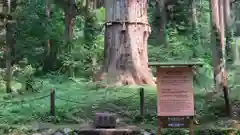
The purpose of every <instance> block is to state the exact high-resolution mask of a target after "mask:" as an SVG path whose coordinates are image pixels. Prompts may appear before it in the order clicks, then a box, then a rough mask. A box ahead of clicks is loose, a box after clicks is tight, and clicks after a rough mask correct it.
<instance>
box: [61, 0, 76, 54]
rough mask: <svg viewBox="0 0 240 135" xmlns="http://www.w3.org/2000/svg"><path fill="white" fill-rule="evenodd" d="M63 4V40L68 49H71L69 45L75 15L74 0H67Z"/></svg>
mask: <svg viewBox="0 0 240 135" xmlns="http://www.w3.org/2000/svg"><path fill="white" fill-rule="evenodd" d="M65 4H66V5H65V6H64V17H65V18H64V24H65V34H64V35H65V41H66V43H67V45H68V49H69V50H70V49H71V46H70V45H69V43H70V41H71V39H72V38H73V27H74V21H75V17H76V10H77V9H76V4H75V0H67V2H66V3H65Z"/></svg>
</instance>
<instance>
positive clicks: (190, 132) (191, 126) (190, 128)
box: [189, 117, 194, 135]
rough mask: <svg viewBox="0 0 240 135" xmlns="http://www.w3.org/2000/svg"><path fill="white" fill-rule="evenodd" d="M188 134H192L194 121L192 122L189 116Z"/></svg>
mask: <svg viewBox="0 0 240 135" xmlns="http://www.w3.org/2000/svg"><path fill="white" fill-rule="evenodd" d="M189 135H194V122H193V117H191V118H190V123H189Z"/></svg>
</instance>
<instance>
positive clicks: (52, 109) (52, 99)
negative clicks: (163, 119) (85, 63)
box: [0, 88, 151, 116]
mask: <svg viewBox="0 0 240 135" xmlns="http://www.w3.org/2000/svg"><path fill="white" fill-rule="evenodd" d="M139 93H140V94H139ZM139 93H133V94H131V95H130V96H126V97H121V98H120V99H111V100H101V101H103V102H101V101H100V102H98V103H101V104H107V103H109V102H110V101H111V102H121V101H123V100H127V99H133V98H136V97H139V98H140V114H141V116H143V112H144V89H143V88H140V92H139ZM138 95H139V96H138ZM148 96H151V95H148ZM48 97H49V99H50V115H51V116H54V115H55V100H56V99H57V100H62V101H66V102H71V103H74V104H86V102H80V101H75V100H72V99H69V97H68V98H66V97H65V98H64V97H63V96H61V97H60V96H56V95H55V90H53V89H51V92H50V93H49V94H47V95H44V96H39V97H36V98H32V99H28V100H26V99H22V100H15V101H5V102H2V103H1V101H0V106H4V105H8V104H22V103H26V102H32V101H37V100H42V99H46V98H48ZM146 97H147V96H146ZM93 104H94V103H93Z"/></svg>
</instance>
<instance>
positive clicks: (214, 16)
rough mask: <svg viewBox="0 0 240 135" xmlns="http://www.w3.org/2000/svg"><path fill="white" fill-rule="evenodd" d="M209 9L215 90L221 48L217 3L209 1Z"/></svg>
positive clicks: (213, 0)
mask: <svg viewBox="0 0 240 135" xmlns="http://www.w3.org/2000/svg"><path fill="white" fill-rule="evenodd" d="M210 6H211V7H210V9H211V21H212V23H211V24H212V32H211V33H212V34H211V36H212V37H211V42H212V57H213V59H212V61H213V70H214V83H215V85H216V87H217V88H219V87H218V84H219V81H218V80H219V79H218V77H217V76H218V75H219V73H220V72H221V54H222V53H221V47H220V45H221V44H220V43H221V42H220V35H221V34H220V19H219V1H218V0H211V4H210Z"/></svg>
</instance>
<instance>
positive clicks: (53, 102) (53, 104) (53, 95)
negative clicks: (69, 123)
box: [50, 89, 55, 116]
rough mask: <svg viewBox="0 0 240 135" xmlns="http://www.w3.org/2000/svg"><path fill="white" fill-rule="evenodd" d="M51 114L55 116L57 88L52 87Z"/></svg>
mask: <svg viewBox="0 0 240 135" xmlns="http://www.w3.org/2000/svg"><path fill="white" fill-rule="evenodd" d="M50 115H51V116H55V90H54V89H51V94H50Z"/></svg>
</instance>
